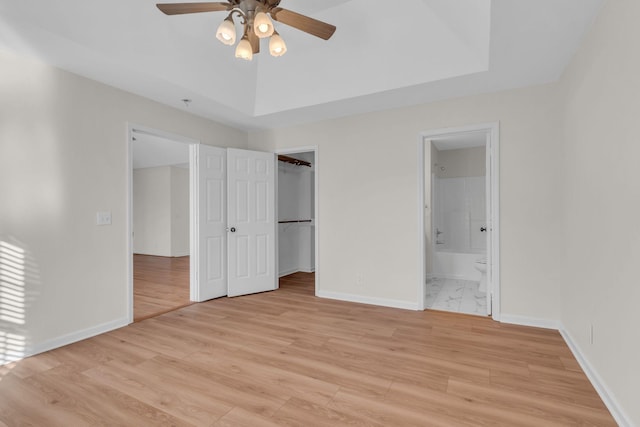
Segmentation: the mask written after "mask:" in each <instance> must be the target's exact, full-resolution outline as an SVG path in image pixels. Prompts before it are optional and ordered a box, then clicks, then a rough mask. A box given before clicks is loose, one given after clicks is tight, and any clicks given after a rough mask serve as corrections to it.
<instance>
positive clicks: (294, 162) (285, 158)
mask: <svg viewBox="0 0 640 427" xmlns="http://www.w3.org/2000/svg"><path fill="white" fill-rule="evenodd" d="M278 160H280V161H281V162H285V163H291V164H292V165H296V166H309V167H311V163H309V162H307V161H305V160H300V159H295V158H293V157H289V156H284V155H282V154H278Z"/></svg>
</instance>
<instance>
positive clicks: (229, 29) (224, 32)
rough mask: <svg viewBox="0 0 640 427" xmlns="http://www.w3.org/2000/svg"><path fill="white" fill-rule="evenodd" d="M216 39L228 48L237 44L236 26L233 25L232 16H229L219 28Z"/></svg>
mask: <svg viewBox="0 0 640 427" xmlns="http://www.w3.org/2000/svg"><path fill="white" fill-rule="evenodd" d="M216 38H217V39H218V40H220V41H221V42H222V43H223V44H226V45H227V46H233V45H234V44H235V43H236V26H235V25H234V24H233V18H232V17H231V15H229V16H227V18H226V19H225V20H224V21H222V24H220V26H219V27H218V31H216Z"/></svg>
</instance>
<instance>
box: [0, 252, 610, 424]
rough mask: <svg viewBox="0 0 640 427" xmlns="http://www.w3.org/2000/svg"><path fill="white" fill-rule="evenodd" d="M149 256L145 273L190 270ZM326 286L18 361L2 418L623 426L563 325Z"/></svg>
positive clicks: (203, 309)
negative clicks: (379, 303)
mask: <svg viewBox="0 0 640 427" xmlns="http://www.w3.org/2000/svg"><path fill="white" fill-rule="evenodd" d="M151 261H153V262H152V263H150V264H149V265H147V266H146V267H144V268H142V269H141V270H139V272H138V273H139V274H142V275H143V276H144V275H147V278H148V277H149V275H153V274H160V275H166V276H167V277H169V278H175V277H178V276H179V274H180V271H177V272H174V271H171V268H169V267H167V266H166V265H164V266H162V264H161V263H162V262H164V261H162V260H151ZM154 263H156V264H155V265H156V267H157V269H156V267H154ZM158 263H160V264H158ZM158 265H159V267H158ZM154 270H156V271H154ZM182 273H184V271H182ZM143 281H144V282H149V283H152V282H153V280H147V279H145V278H144V277H143ZM314 286H315V279H314V275H313V274H308V273H296V274H293V275H291V276H287V277H284V278H282V279H281V281H280V289H279V290H277V291H274V292H267V293H262V294H255V295H249V296H243V297H236V298H221V299H217V300H213V301H208V302H205V303H201V304H193V305H188V306H186V307H183V308H180V309H179V310H175V311H171V312H167V313H165V314H161V315H154V316H153V317H150V318H147V319H146V320H141V321H138V322H136V323H134V324H132V325H129V326H127V327H124V328H120V329H118V330H114V331H112V332H109V333H107V334H103V335H99V336H97V337H94V338H91V339H88V340H85V341H81V342H78V343H75V344H72V345H68V346H65V347H62V348H59V349H56V350H53V351H50V352H47V353H43V354H40V355H37V356H34V357H32V358H28V359H25V360H22V361H19V362H15V363H12V364H9V365H5V366H3V367H2V368H1V369H0V426H2V425H8V426H14V425H36V426H41V425H42V426H85V425H109V426H112V425H123V426H143V425H144V426H147V425H176V426H181V425H185V426H186V425H189V426H218V427H229V426H245V427H248V426H251V427H256V426H267V427H272V426H385V427H387V426H421V427H422V426H437V427H476V426H505V427H507V426H508V427H516V426H536V427H538V426H545V427H547V426H569V425H577V426H603V427H607V426H614V425H615V422H614V420H613V418H612V417H611V415H610V414H609V412H608V411H607V409H606V407H605V405H604V404H603V402H602V400H601V399H600V398H599V397H598V395H597V393H596V392H595V390H594V389H593V387H592V386H591V384H590V383H589V381H588V379H587V377H586V375H585V374H584V373H583V372H582V370H581V369H580V366H579V364H578V363H577V362H576V360H575V359H574V358H573V356H572V354H571V351H570V350H569V348H568V347H567V345H566V344H565V343H564V341H563V339H562V337H561V336H560V335H559V334H558V333H557V332H555V331H549V330H544V329H537V328H527V327H521V326H514V325H505V324H501V323H498V322H494V321H492V320H491V319H488V318H483V317H478V316H465V315H458V314H453V313H439V312H434V311H425V312H416V311H408V310H398V309H393V308H387V307H376V306H371V305H365V304H355V303H350V302H345V301H335V300H329V299H322V298H316V297H315V296H314V295H313V294H314ZM157 289H162V292H169V288H168V287H164V285H162V286H159V287H157V288H156V291H157ZM156 291H154V290H149V289H147V290H144V291H141V292H140V296H141V298H143V299H142V300H141V301H142V304H143V305H144V304H147V305H149V306H150V307H151V306H154V305H155V306H156V308H157V307H158V306H159V305H162V304H163V303H162V302H161V301H160V300H161V298H159V295H158V294H157V293H156ZM145 298H146V299H145Z"/></svg>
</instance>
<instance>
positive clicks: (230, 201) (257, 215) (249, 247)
mask: <svg viewBox="0 0 640 427" xmlns="http://www.w3.org/2000/svg"><path fill="white" fill-rule="evenodd" d="M227 192H228V195H227V229H228V233H227V239H228V255H227V256H228V265H229V269H228V289H227V294H228V296H237V295H245V294H251V293H256V292H264V291H270V290H274V289H276V288H277V283H278V282H277V275H276V268H275V267H276V265H275V238H276V218H275V215H276V210H275V155H274V154H273V153H264V152H256V151H249V150H238V149H231V148H229V149H227Z"/></svg>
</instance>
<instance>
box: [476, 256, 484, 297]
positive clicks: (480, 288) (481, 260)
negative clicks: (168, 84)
mask: <svg viewBox="0 0 640 427" xmlns="http://www.w3.org/2000/svg"><path fill="white" fill-rule="evenodd" d="M474 266H475V267H476V270H478V271H479V272H480V284H479V285H478V292H485V293H486V292H487V257H483V258H478V259H477V260H476V262H475V263H474Z"/></svg>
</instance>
